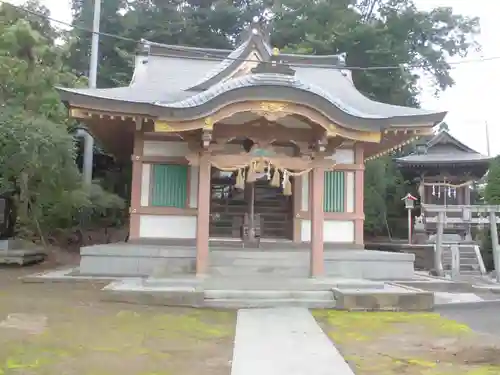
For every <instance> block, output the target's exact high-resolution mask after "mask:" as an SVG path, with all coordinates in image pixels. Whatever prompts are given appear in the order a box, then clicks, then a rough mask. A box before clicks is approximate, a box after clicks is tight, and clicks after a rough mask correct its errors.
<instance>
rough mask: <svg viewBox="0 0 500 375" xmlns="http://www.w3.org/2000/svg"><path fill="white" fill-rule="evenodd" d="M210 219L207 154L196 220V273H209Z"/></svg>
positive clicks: (200, 175)
mask: <svg viewBox="0 0 500 375" xmlns="http://www.w3.org/2000/svg"><path fill="white" fill-rule="evenodd" d="M209 221H210V162H209V160H208V158H207V157H206V156H202V157H201V158H200V171H199V178H198V216H197V220H196V275H197V276H203V275H206V274H207V273H208V265H209V264H208V262H209V248H208V237H209Z"/></svg>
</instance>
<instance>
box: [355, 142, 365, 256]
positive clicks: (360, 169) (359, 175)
mask: <svg viewBox="0 0 500 375" xmlns="http://www.w3.org/2000/svg"><path fill="white" fill-rule="evenodd" d="M363 151H364V150H363V144H362V143H356V145H355V148H354V162H355V163H356V167H357V168H356V172H354V191H355V193H354V212H355V213H356V219H355V220H354V244H356V245H361V246H362V245H364V237H363V236H364V222H365V210H364V206H363V204H364V195H365V190H364V189H365V170H364V165H365V164H364V160H363V154H364V153H363Z"/></svg>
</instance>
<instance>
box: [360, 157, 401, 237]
mask: <svg viewBox="0 0 500 375" xmlns="http://www.w3.org/2000/svg"><path fill="white" fill-rule="evenodd" d="M408 188H409V186H408V183H407V182H406V181H405V180H404V179H403V176H402V175H401V173H400V172H399V171H398V170H397V169H396V166H395V164H394V162H393V160H392V157H390V156H386V157H382V158H379V159H376V160H372V161H369V162H367V163H366V169H365V192H364V198H365V201H364V210H365V231H366V232H367V233H368V234H370V235H380V234H387V231H388V227H389V228H390V229H391V231H394V233H389V235H392V234H398V235H404V233H405V231H406V230H407V227H406V225H401V218H404V217H405V215H406V211H405V209H404V205H403V203H402V202H401V198H403V197H404V196H405V195H406V194H407V193H408V192H409V191H408ZM403 222H404V223H406V222H405V221H403Z"/></svg>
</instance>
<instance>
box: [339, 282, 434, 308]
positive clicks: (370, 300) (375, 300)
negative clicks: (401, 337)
mask: <svg viewBox="0 0 500 375" xmlns="http://www.w3.org/2000/svg"><path fill="white" fill-rule="evenodd" d="M333 293H334V295H335V301H336V305H335V308H336V309H339V310H349V311H425V310H431V309H432V308H433V307H434V294H433V293H432V292H424V291H418V290H414V289H407V288H404V287H401V286H395V285H390V284H387V285H385V287H384V288H383V289H377V290H371V289H338V288H337V289H334V290H333Z"/></svg>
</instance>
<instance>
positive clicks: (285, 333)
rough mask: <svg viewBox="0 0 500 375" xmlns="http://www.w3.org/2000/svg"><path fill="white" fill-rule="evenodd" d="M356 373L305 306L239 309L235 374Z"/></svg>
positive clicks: (233, 374) (234, 363)
mask: <svg viewBox="0 0 500 375" xmlns="http://www.w3.org/2000/svg"><path fill="white" fill-rule="evenodd" d="M256 374H259V375H353V372H352V370H351V369H350V367H349V366H348V365H347V363H346V362H345V361H344V358H343V357H342V356H341V355H340V353H339V352H338V351H337V349H336V348H335V346H334V345H333V344H332V342H331V341H330V339H329V338H328V337H327V336H326V335H325V334H324V333H323V331H322V330H321V328H320V327H319V325H318V324H317V323H316V320H315V319H314V318H313V316H312V315H311V313H310V312H309V311H308V310H307V309H305V308H295V307H291V308H273V309H251V310H246V309H244V310H239V311H238V320H237V324H236V337H235V344H234V352H233V364H232V370H231V375H256Z"/></svg>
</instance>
